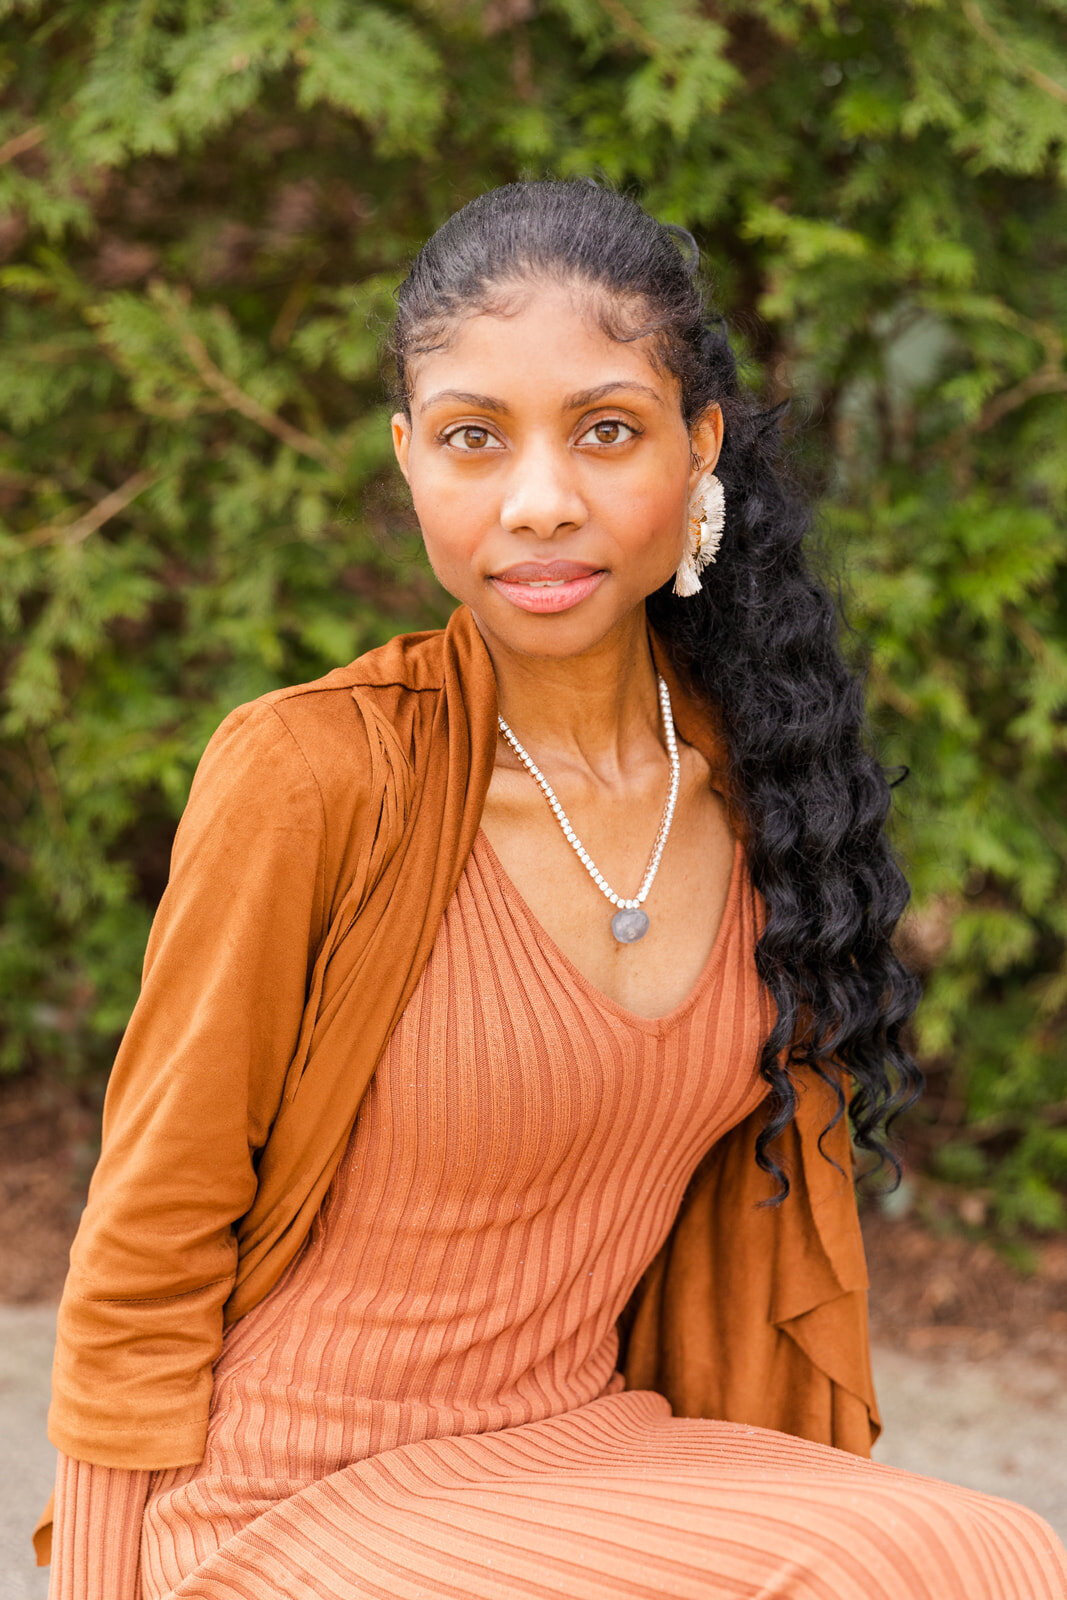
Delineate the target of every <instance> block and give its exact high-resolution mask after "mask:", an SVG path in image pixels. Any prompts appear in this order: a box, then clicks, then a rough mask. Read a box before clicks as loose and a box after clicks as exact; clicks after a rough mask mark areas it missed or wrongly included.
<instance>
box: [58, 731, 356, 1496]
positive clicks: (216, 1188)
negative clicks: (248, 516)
mask: <svg viewBox="0 0 1067 1600" xmlns="http://www.w3.org/2000/svg"><path fill="white" fill-rule="evenodd" d="M325 852H326V823H325V810H324V806H323V802H322V797H321V794H320V792H319V787H318V784H317V782H316V779H315V776H314V774H313V772H312V770H311V768H310V766H309V765H308V762H307V760H306V758H305V756H304V753H303V751H302V750H301V748H300V746H299V744H298V743H297V742H296V740H295V738H294V736H293V734H292V733H291V732H290V730H289V727H288V726H287V724H286V722H284V721H283V720H282V718H281V716H280V715H279V714H278V712H277V711H276V710H275V708H274V707H273V705H272V704H271V703H270V702H269V701H257V702H253V703H252V705H250V706H245V707H241V708H239V710H238V711H236V712H234V713H233V714H232V715H231V716H230V717H228V718H227V719H226V721H225V722H224V723H223V724H222V726H221V728H220V729H219V730H218V732H217V733H216V735H215V736H214V738H213V739H212V741H211V743H210V744H209V746H208V749H207V751H206V752H205V755H204V758H203V760H202V761H201V764H200V766H199V768H198V770H197V774H196V777H195V779H194V782H193V787H192V791H191V794H190V798H189V804H188V806H187V808H186V811H185V814H184V816H183V817H182V820H181V823H180V825H179V828H178V832H177V836H176V839H175V845H174V851H173V856H172V861H171V876H170V881H169V883H168V885H167V889H166V892H165V893H164V896H163V899H162V901H161V904H160V907H159V911H158V913H157V915H156V918H155V921H154V923H153V926H152V932H151V935H150V938H149V942H148V950H147V954H146V957H145V965H144V976H143V983H142V988H141V994H140V998H139V999H138V1001H137V1005H136V1007H135V1008H134V1012H133V1015H132V1017H131V1020H130V1024H129V1027H128V1028H127V1030H126V1034H125V1037H124V1038H123V1041H122V1044H121V1047H120V1049H119V1053H118V1056H117V1059H116V1061H115V1065H114V1068H113V1071H112V1074H111V1078H110V1080H109V1084H108V1090H107V1096H106V1099H105V1104H104V1121H103V1139H102V1147H101V1154H100V1159H99V1162H98V1165H97V1168H96V1171H95V1173H94V1175H93V1180H92V1183H91V1185H90V1190H89V1198H88V1202H87V1205H86V1208H85V1212H84V1214H83V1216H82V1219H81V1223H80V1226H79V1228H78V1232H77V1236H76V1238H75V1241H74V1244H73V1247H72V1250H71V1264H70V1271H69V1274H68V1277H67V1282H66V1286H65V1288H64V1291H63V1297H62V1301H61V1304H60V1308H59V1320H58V1333H57V1344H56V1354H55V1362H54V1366H53V1378H52V1406H51V1410H50V1413H49V1437H50V1438H51V1440H52V1442H53V1444H55V1445H56V1446H57V1447H58V1448H59V1449H60V1450H61V1451H63V1452H65V1453H66V1454H67V1455H69V1456H73V1457H77V1458H78V1459H80V1460H82V1461H86V1462H93V1463H96V1464H98V1465H101V1466H112V1467H124V1466H130V1467H133V1466H140V1467H144V1466H147V1465H154V1466H156V1467H159V1468H163V1467H173V1466H182V1465H185V1464H187V1463H189V1462H195V1461H198V1460H199V1459H200V1457H201V1455H202V1454H203V1448H204V1441H205V1430H206V1425H207V1422H206V1419H207V1414H208V1403H209V1399H210V1392H211V1377H212V1365H213V1363H214V1361H215V1359H216V1358H217V1356H218V1354H219V1352H220V1349H221V1345H222V1328H223V1319H222V1308H223V1304H224V1302H225V1300H226V1297H227V1295H228V1294H229V1292H230V1288H231V1286H232V1283H233V1279H234V1272H235V1266H236V1244H235V1236H234V1223H235V1222H236V1220H237V1219H238V1218H240V1217H241V1216H242V1215H243V1214H244V1213H245V1212H246V1211H247V1210H248V1207H249V1205H250V1204H251V1202H252V1199H253V1196H254V1194H255V1189H256V1155H257V1151H258V1149H259V1148H260V1147H261V1146H262V1144H263V1143H264V1142H265V1140H266V1138H267V1135H268V1132H269V1130H270V1126H271V1122H272V1120H273V1117H274V1115H275V1114H276V1111H277V1107H278V1104H279V1102H280V1098H281V1092H282V1085H283V1083H284V1078H285V1072H286V1069H287V1067H288V1063H289V1060H290V1058H291V1056H292V1053H293V1050H294V1047H295V1043H296V1040H297V1037H298V1033H299V1029H300V1023H301V1017H302V1013H303V1008H304V1001H305V995H306V990H307V983H308V974H309V971H310V969H311V966H312V964H313V961H314V956H315V949H316V945H317V943H318V941H319V940H320V939H321V937H322V934H323V924H324V919H325V915H326V912H325V904H324V902H325V896H326V890H325V860H326V854H325ZM178 1307H180V1310H179V1312H178V1314H177V1315H176V1308H178Z"/></svg>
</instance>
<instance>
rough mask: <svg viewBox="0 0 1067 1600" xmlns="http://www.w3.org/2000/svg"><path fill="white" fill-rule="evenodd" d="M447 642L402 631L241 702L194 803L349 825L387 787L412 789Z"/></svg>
mask: <svg viewBox="0 0 1067 1600" xmlns="http://www.w3.org/2000/svg"><path fill="white" fill-rule="evenodd" d="M443 641H444V630H443V629H434V630H432V631H428V632H423V633H408V634H400V635H398V636H397V637H396V638H394V639H390V640H389V641H388V642H387V643H386V644H384V645H381V646H379V647H378V648H376V649H374V650H370V651H368V652H367V653H366V654H364V655H362V656H359V657H357V658H356V660H355V661H352V662H350V663H349V664H348V665H347V666H343V667H337V668H335V669H334V670H333V671H332V672H328V673H326V674H325V675H324V676H323V677H321V678H315V679H312V680H311V681H309V682H307V683H297V684H290V685H288V686H286V687H285V688H281V689H274V690H271V691H270V692H269V693H268V694H264V695H260V696H259V697H258V698H257V699H255V700H250V701H247V702H245V703H244V704H243V705H239V706H236V707H235V708H234V709H233V710H232V711H231V712H230V713H229V715H228V716H226V717H225V718H224V719H223V721H222V722H221V723H220V725H219V727H218V728H217V729H216V730H215V732H214V733H213V734H212V736H211V739H210V740H209V741H208V744H207V747H206V749H205V751H204V753H203V756H202V757H201V760H200V763H199V766H198V767H197V771H196V776H195V778H194V780H193V786H192V791H191V793H190V806H192V807H195V808H196V809H200V810H205V809H206V810H210V811H212V812H214V813H215V814H216V815H217V814H218V813H219V812H223V813H229V814H234V813H239V814H240V815H241V816H242V818H244V819H246V820H248V819H249V814H250V813H251V815H252V816H255V817H257V818H259V819H260V820H261V821H262V822H264V823H266V824H267V825H270V820H271V819H272V818H273V819H274V825H275V826H277V823H278V821H279V820H281V819H282V818H288V819H289V820H290V821H292V822H297V823H298V824H299V825H301V826H305V827H306V826H314V825H316V823H317V824H318V825H319V826H320V827H321V828H322V830H323V831H324V832H325V833H327V834H329V833H338V832H339V833H341V834H344V833H346V832H347V831H348V829H349V828H350V827H351V825H352V823H353V821H354V820H355V818H356V816H357V815H358V813H359V812H360V811H361V810H362V809H364V808H365V807H368V806H370V807H374V808H377V807H378V806H380V804H381V802H382V799H383V796H384V794H385V792H386V790H387V789H394V790H395V789H396V788H397V786H399V788H400V789H401V790H405V791H406V790H407V789H408V788H409V785H410V776H411V770H412V765H413V761H414V758H415V756H416V753H417V745H418V729H419V727H420V726H421V724H422V723H423V721H424V715H425V711H426V710H427V709H429V710H430V711H431V715H432V706H433V704H434V703H435V702H436V698H437V696H438V695H439V694H440V693H441V691H442V688H443V682H444V661H445V649H444V642H443ZM427 703H429V704H427ZM401 809H403V806H401Z"/></svg>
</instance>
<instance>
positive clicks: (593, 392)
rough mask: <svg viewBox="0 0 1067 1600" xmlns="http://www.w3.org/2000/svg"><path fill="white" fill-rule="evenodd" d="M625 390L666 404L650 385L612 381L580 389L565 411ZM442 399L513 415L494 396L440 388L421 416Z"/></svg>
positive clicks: (427, 403) (430, 399)
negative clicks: (591, 387)
mask: <svg viewBox="0 0 1067 1600" xmlns="http://www.w3.org/2000/svg"><path fill="white" fill-rule="evenodd" d="M620 390H626V391H629V392H630V393H633V394H643V395H646V396H647V397H648V398H649V399H650V400H654V401H655V402H656V404H657V405H662V404H663V398H662V396H661V395H658V394H657V393H656V391H655V389H652V388H650V387H649V385H648V384H647V383H635V382H634V381H633V380H632V379H630V378H612V379H610V380H609V381H608V382H607V383H598V384H597V386H596V387H595V388H594V389H580V390H579V391H578V393H577V394H572V395H570V396H568V398H567V399H566V400H565V401H564V403H563V404H564V410H566V411H580V410H581V409H582V408H583V406H592V405H595V404H596V402H597V401H598V400H603V398H604V396H605V395H609V394H617V393H618V392H619V391H620ZM442 400H458V401H459V402H460V403H461V404H462V405H465V406H474V407H475V408H476V409H477V410H479V411H496V412H498V413H499V414H500V415H501V416H510V415H511V407H510V406H509V405H508V404H507V402H506V401H504V400H496V399H494V398H493V396H492V395H491V394H471V393H469V392H468V391H467V390H466V389H438V391H437V393H436V394H431V395H428V396H427V397H426V399H425V400H424V401H423V402H422V405H421V406H420V407H419V411H420V413H421V412H423V411H426V410H428V409H429V407H430V406H434V405H439V404H440V402H441V401H442Z"/></svg>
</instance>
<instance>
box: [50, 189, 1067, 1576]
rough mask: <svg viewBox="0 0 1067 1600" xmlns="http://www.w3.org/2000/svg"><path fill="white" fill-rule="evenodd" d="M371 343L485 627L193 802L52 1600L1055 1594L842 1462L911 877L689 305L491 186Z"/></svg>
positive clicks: (1053, 1547) (897, 1071) (120, 1069)
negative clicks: (862, 1172) (395, 392)
mask: <svg viewBox="0 0 1067 1600" xmlns="http://www.w3.org/2000/svg"><path fill="white" fill-rule="evenodd" d="M394 344H395V352H396V356H397V367H398V376H399V388H400V396H401V403H400V409H399V410H398V411H397V414H396V416H395V417H394V418H393V438H394V444H395V448H396V454H397V458H398V461H399V463H400V467H401V470H402V471H403V472H404V475H405V477H406V478H407V481H408V483H409V485H410V487H411V492H412V495H413V499H414V504H415V509H416V512H417V514H418V517H419V521H420V524H421V527H422V531H423V535H424V538H425V541H426V548H427V551H428V554H429V558H430V561H431V563H432V565H433V567H434V570H435V572H436V573H437V575H438V577H439V578H440V580H441V582H442V583H443V584H444V586H445V587H446V588H447V589H448V590H449V591H450V592H451V593H452V594H453V595H454V596H455V597H456V599H457V600H458V601H460V602H461V604H460V607H459V609H458V610H457V612H456V613H455V614H454V616H453V618H452V620H451V622H450V623H449V626H448V628H447V629H445V630H443V631H439V632H434V633H429V634H416V635H409V636H406V637H405V638H401V639H399V640H394V641H393V642H392V644H390V645H388V646H386V647H385V648H384V649H382V650H378V651H374V652H371V653H370V655H368V656H365V657H363V658H361V659H360V660H359V661H357V662H355V663H354V664H353V665H352V666H351V667H349V668H345V669H341V670H340V671H338V672H336V673H332V674H330V675H329V676H328V677H327V678H325V679H323V680H321V681H320V682H318V683H316V684H311V685H302V686H299V687H298V688H296V689H292V690H283V691H281V692H279V693H278V694H274V695H268V696H266V697H265V699H264V700H262V701H259V702H256V703H255V704H254V705H252V706H246V707H243V708H241V709H240V710H238V711H237V712H235V713H234V714H233V715H232V716H231V717H229V718H228V719H227V721H226V722H225V723H224V724H223V726H222V728H221V729H220V731H219V733H218V734H217V735H216V736H215V738H214V739H213V741H212V743H211V745H210V746H209V749H208V751H207V753H206V755H205V757H204V761H203V762H202V764H201V767H200V769H199V771H198V774H197V778H196V782H195V783H194V786H193V791H192V795H191V797H190V803H189V807H188V809H187V811H186V814H185V816H184V818H183V820H182V824H181V827H180V829H179V833H178V839H177V842H176V846H175V855H174V862H173V870H172V875H171V882H170V885H169V886H168V889H167V893H166V896H165V897H164V901H163V904H162V906H161V908H160V913H159V916H158V917H157V919H156V923H155V925H154V928H153V933H152V938H151V941H150V945H149V950H148V955H147V959H146V967H145V982H144V987H143V992H142V996H141V999H140V1001H139V1003H138V1006H137V1009H136V1011H135V1014H134V1017H133V1020H132V1021H131V1024H130V1028H129V1030H128V1032H127V1035H126V1038H125V1040H124V1042H123V1046H122V1050H121V1052H120V1055H119V1058H118V1061H117V1063H116V1067H115V1071H114V1074H113V1076H112V1081H111V1084H110V1087H109V1095H108V1104H107V1110H106V1116H105V1130H104V1144H103V1153H102V1156H101V1160H100V1165H99V1167H98V1170H97V1173H96V1176H95V1178H94V1183H93V1190H92V1193H91V1195H90V1199H89V1204H88V1206H87V1209H86V1213H85V1217H84V1219H83V1222H82V1225H81V1228H80V1230H79V1235H78V1239H77V1241H76V1243H75V1246H74V1250H73V1252H72V1266H71V1273H70V1277H69V1280H68V1284H67V1287H66V1290H65V1294H64V1300H63V1306H62V1309H61V1315H60V1332H59V1342H58V1347H57V1355H56V1366H55V1379H54V1398H53V1410H52V1415H51V1425H50V1432H51V1437H52V1438H53V1440H54V1441H55V1443H56V1444H57V1445H58V1447H59V1449H60V1451H61V1458H60V1464H59V1471H58V1476H57V1496H56V1541H55V1552H56V1554H55V1561H54V1580H53V1585H52V1591H51V1592H52V1595H53V1596H54V1597H56V1600H104V1597H105V1596H106V1597H107V1600H133V1597H134V1595H135V1594H138V1593H139V1594H140V1596H141V1597H142V1600H165V1597H167V1600H170V1597H173V1600H179V1597H190V1596H198V1597H203V1600H222V1597H226V1600H230V1597H237V1596H241V1597H250V1596H254V1597H259V1596H277V1595H284V1596H291V1597H300V1600H305V1597H311V1596H315V1597H323V1596H325V1597H328V1600H334V1597H336V1600H349V1597H352V1596H357V1595H374V1596H386V1595H388V1596H392V1597H407V1596H412V1597H414V1596H441V1595H455V1596H464V1597H467V1596H484V1597H499V1596H511V1595H519V1596H522V1595H526V1596H535V1595H536V1596H548V1595H559V1596H571V1597H573V1596H597V1597H605V1596H622V1595H631V1596H633V1595H642V1596H645V1595H685V1596H702V1597H714V1600H720V1597H734V1596H742V1595H743V1596H755V1595H760V1596H765V1597H769V1596H781V1597H786V1596H788V1597H790V1600H807V1597H815V1596H819V1597H840V1600H845V1597H849V1600H851V1597H856V1600H858V1597H859V1596H861V1595H862V1596H863V1597H864V1600H870V1597H873V1596H878V1597H882V1596H884V1597H889V1596H891V1595H892V1596H894V1597H896V1596H899V1595H901V1594H906V1595H908V1596H909V1597H912V1600H915V1597H924V1596H926V1597H930V1600H934V1597H936V1600H957V1597H958V1600H964V1597H966V1600H978V1597H983V1596H987V1597H998V1600H999V1597H1007V1596H1012V1597H1016V1596H1017V1597H1020V1600H1021V1597H1022V1596H1026V1597H1027V1600H1036V1597H1044V1596H1063V1595H1065V1594H1067V1564H1065V1561H1064V1554H1063V1551H1062V1548H1061V1547H1060V1546H1059V1545H1058V1543H1057V1541H1056V1540H1055V1538H1054V1536H1053V1535H1052V1533H1051V1531H1050V1530H1049V1529H1048V1528H1047V1526H1046V1525H1045V1524H1044V1523H1042V1522H1041V1520H1040V1519H1039V1518H1037V1517H1036V1516H1034V1515H1033V1514H1032V1513H1030V1512H1028V1511H1026V1510H1024V1509H1023V1508H1022V1507H1019V1506H1015V1505H1012V1504H1010V1503H1009V1502H1006V1501H1000V1500H994V1499H991V1498H988V1497H985V1496H982V1495H978V1494H974V1493H971V1492H969V1491H966V1490H963V1489H959V1488H955V1487H953V1486H950V1485H947V1484H941V1483H937V1482H934V1481H932V1480H928V1479H922V1478H918V1477H915V1476H912V1475H909V1474H907V1473H904V1472H900V1471H896V1470H893V1469H890V1468H887V1467H882V1466H877V1465H873V1464H872V1463H870V1462H869V1461H867V1460H865V1459H863V1458H864V1456H865V1455H866V1453H867V1451H868V1450H869V1446H870V1442H871V1439H872V1436H873V1435H874V1433H875V1432H876V1429H877V1418H876V1413H875V1409H874V1401H873V1396H872V1395H871V1392H870V1377H869V1369H868V1365H867V1352H866V1331H865V1322H864V1310H863V1289H864V1277H863V1265H862V1250H861V1247H860V1245H859V1243H858V1232H857V1227H856V1218H855V1202H854V1197H853V1190H852V1185H851V1180H850V1177H849V1175H848V1170H847V1169H849V1167H850V1152H849V1143H848V1135H847V1132H846V1121H845V1118H844V1114H843V1107H844V1098H845V1094H846V1092H847V1091H848V1090H849V1089H851V1110H852V1116H853V1120H854V1123H855V1127H856V1130H857V1137H858V1140H859V1143H860V1144H861V1146H864V1147H865V1148H867V1149H869V1150H874V1151H878V1150H880V1149H881V1145H880V1142H879V1137H878V1127H879V1123H880V1121H881V1119H882V1118H883V1117H884V1114H885V1112H886V1111H887V1110H892V1108H893V1107H894V1106H897V1105H899V1104H901V1103H902V1101H904V1100H905V1099H907V1097H908V1096H909V1094H910V1093H911V1092H912V1091H913V1088H914V1084H915V1082H916V1074H915V1071H914V1068H913V1067H912V1065H911V1063H910V1062H909V1060H908V1058H907V1056H906V1054H905V1052H904V1050H903V1048H902V1046H901V1043H900V1030H901V1026H902V1024H903V1023H904V1021H905V1020H906V1018H907V1016H908V1015H909V1013H910V1011H911V1009H912V1006H913V1003H914V998H915V996H914V984H913V981H912V980H911V979H910V978H909V977H908V976H907V975H906V974H905V972H904V971H903V970H902V968H901V967H900V966H899V964H898V963H897V961H896V959H895V957H894V956H893V954H892V951H891V949H890V942H889V941H890V936H891V934H892V931H893V927H894V925H895V923H896V920H897V918H898V916H899V914H900V911H901V909H902V907H903V905H904V901H905V897H906V889H905V885H904V882H903V879H902V877H901V875H900V873H899V871H898V869H897V868H896V866H895V865H894V863H893V861H892V859H891V856H890V854H889V851H888V848H887V845H886V843H885V840H884V836H883V832H882V825H883V821H884V818H885V814H886V810H887V802H888V794H887V787H886V784H885V781H884V778H883V776H882V774H881V772H880V770H879V768H878V767H877V765H876V763H875V762H874V761H873V760H872V758H871V757H870V756H869V755H868V754H866V753H865V751H864V748H863V744H862V740H861V700H860V691H859V689H858V688H857V686H856V685H855V683H854V682H853V681H851V680H850V678H849V677H848V675H847V673H846V672H845V669H844V667H843V666H842V663H841V661H840V658H839V655H838V653H837V648H836V644H835V640H834V621H833V612H832V608H831V605H830V602H829V600H828V598H827V596H826V595H825V593H824V591H823V590H822V589H821V588H820V587H819V585H818V584H817V583H816V582H815V581H814V580H813V579H812V577H811V576H810V575H809V573H808V572H807V570H806V567H805V565H804V561H803V558H802V555H801V550H800V545H801V537H802V533H803V527H804V519H803V515H802V513H801V511H800V509H799V508H798V506H797V503H796V501H795V498H794V497H793V495H792V493H791V491H789V490H788V489H787V488H786V486H785V484H784V482H783V480H782V479H781V477H780V476H779V475H778V474H777V472H776V469H775V466H774V442H773V418H767V417H760V416H758V415H756V414H755V413H754V411H753V409H752V407H751V406H750V405H749V403H748V402H747V401H746V399H745V398H744V396H743V394H742V392H741V391H740V389H739V387H738V384H737V379H736V374H735V369H734V364H733V360H732V357H731V355H730V351H729V347H728V345H727V342H726V339H725V337H724V335H723V333H722V331H721V329H720V327H719V326H718V325H717V324H715V323H712V324H710V325H709V324H708V322H707V317H706V312H705V308H704V304H703V300H702V296H701V290H700V287H699V284H698V280H697V277H696V271H695V266H694V265H693V263H692V262H689V263H687V262H686V260H685V259H684V258H683V255H682V254H681V252H680V250H679V247H678V243H677V240H676V238H675V236H674V234H673V233H672V231H671V230H669V229H666V228H664V227H662V226H660V225H659V224H657V223H656V222H655V221H653V220H652V219H651V218H649V217H648V216H647V215H646V214H645V213H644V212H643V211H641V210H640V208H639V207H638V206H637V205H636V204H634V203H633V202H632V201H630V200H626V199H623V198H621V197H619V196H617V195H614V194H612V193H610V192H608V191H605V190H602V189H599V188H597V187H596V186H593V185H590V184H581V183H578V184H565V183H543V184H518V185H513V186H508V187H506V188H504V189H500V190H497V191H494V192H492V193H490V194H487V195H484V196H482V197H481V199H479V200H477V201H475V202H473V203H472V204H471V205H469V206H467V207H465V208H464V210H462V211H461V212H459V213H458V214H457V215H456V216H455V217H453V218H452V219H451V221H450V222H448V223H447V224H446V225H445V226H444V227H443V228H442V229H441V230H440V231H439V232H438V233H437V234H436V235H435V236H434V238H433V239H432V240H431V241H430V242H429V244H427V246H426V247H425V249H424V250H423V251H422V252H421V254H420V256H419V257H418V259H417V260H416V262H415V264H414V266H413V268H412V271H411V274H410V276H409V278H408V279H407V281H406V283H405V284H404V285H403V287H402V289H401V291H400V293H399V316H398V321H397V328H396V333H395V341H394ZM357 1109H358V1117H357V1115H356V1113H357ZM761 1201H762V1202H763V1204H762V1205H761V1204H760V1203H759V1202H761ZM768 1202H770V1203H768ZM224 1324H225V1325H226V1331H225V1334H224V1333H223V1327H224ZM624 1346H625V1348H624ZM672 1406H673V1412H674V1414H672Z"/></svg>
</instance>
